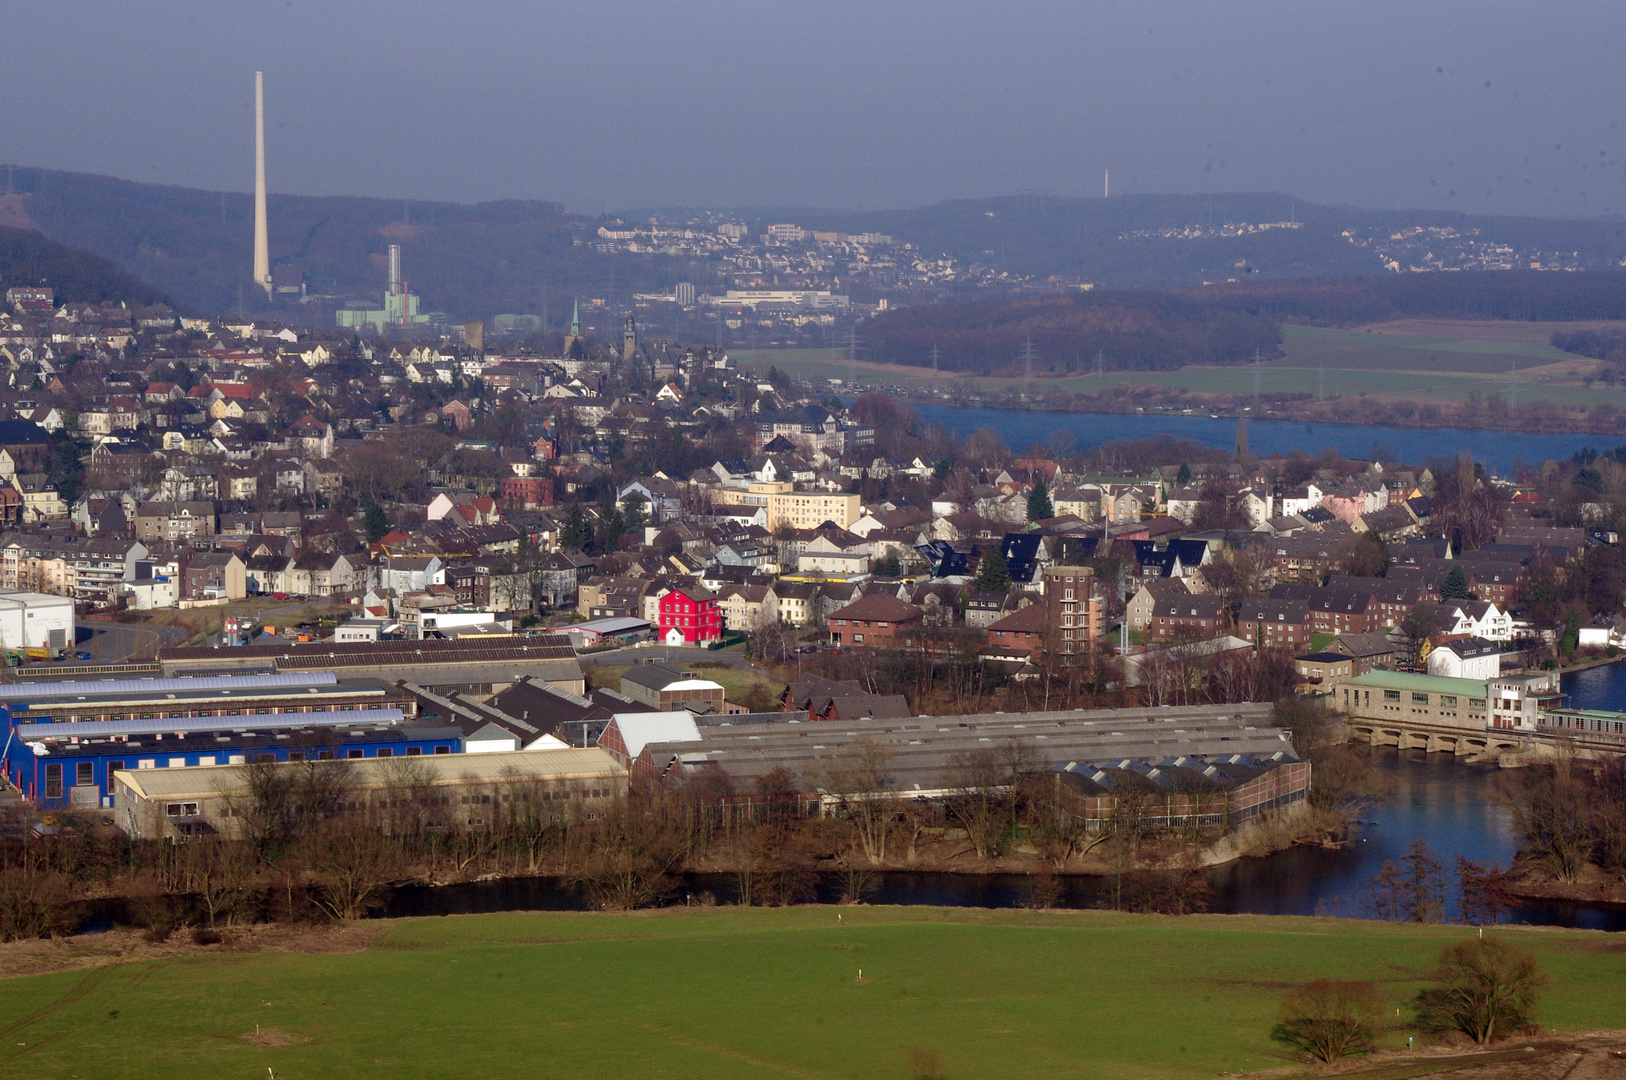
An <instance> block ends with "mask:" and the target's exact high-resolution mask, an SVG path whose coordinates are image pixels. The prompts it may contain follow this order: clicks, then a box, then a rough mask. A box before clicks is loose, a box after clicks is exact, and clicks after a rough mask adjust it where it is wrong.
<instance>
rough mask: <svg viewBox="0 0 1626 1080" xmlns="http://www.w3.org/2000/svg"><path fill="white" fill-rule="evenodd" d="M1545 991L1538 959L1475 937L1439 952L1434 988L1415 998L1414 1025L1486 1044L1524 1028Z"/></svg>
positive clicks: (1512, 948) (1501, 944) (1497, 943)
mask: <svg viewBox="0 0 1626 1080" xmlns="http://www.w3.org/2000/svg"><path fill="white" fill-rule="evenodd" d="M1546 985H1547V977H1546V976H1545V975H1543V974H1542V973H1541V970H1540V968H1539V967H1538V965H1537V963H1536V958H1535V957H1534V956H1532V955H1531V954H1529V953H1527V952H1525V951H1524V950H1523V949H1519V948H1515V947H1514V946H1512V945H1509V944H1508V943H1507V942H1505V941H1502V940H1501V939H1500V938H1494V937H1489V938H1487V937H1478V938H1469V939H1468V940H1466V941H1459V942H1457V943H1456V944H1455V945H1447V946H1446V947H1445V948H1444V949H1442V950H1440V959H1439V966H1438V968H1437V969H1436V971H1435V984H1434V985H1433V986H1431V987H1429V988H1428V989H1426V990H1424V991H1423V992H1422V993H1421V994H1419V995H1418V998H1417V1014H1418V1020H1419V1021H1421V1022H1422V1024H1423V1026H1424V1027H1426V1028H1429V1029H1431V1030H1434V1031H1460V1032H1462V1033H1463V1034H1465V1035H1467V1036H1468V1037H1469V1038H1470V1039H1472V1040H1473V1041H1474V1042H1476V1043H1488V1042H1491V1041H1493V1040H1494V1039H1497V1038H1505V1037H1506V1036H1508V1035H1513V1034H1515V1033H1517V1032H1519V1031H1522V1030H1524V1029H1526V1028H1528V1027H1529V1026H1530V1024H1531V1021H1532V1020H1533V1019H1534V1014H1535V1008H1536V1001H1537V1000H1538V998H1539V997H1540V996H1541V991H1542V989H1543V988H1544V987H1545V986H1546Z"/></svg>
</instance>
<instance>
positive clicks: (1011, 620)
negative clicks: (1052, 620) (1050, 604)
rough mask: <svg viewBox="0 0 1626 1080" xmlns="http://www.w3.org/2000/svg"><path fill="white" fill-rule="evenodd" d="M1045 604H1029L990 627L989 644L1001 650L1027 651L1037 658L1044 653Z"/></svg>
mask: <svg viewBox="0 0 1626 1080" xmlns="http://www.w3.org/2000/svg"><path fill="white" fill-rule="evenodd" d="M1046 621H1047V620H1046V618H1045V607H1044V605H1043V604H1029V605H1028V606H1027V607H1025V608H1019V609H1017V610H1016V611H1013V612H1011V613H1010V614H1009V615H1007V616H1005V617H1004V618H1003V619H1001V620H999V621H998V622H996V623H994V624H993V625H991V626H989V627H988V644H989V645H991V646H994V647H995V648H998V649H1001V650H1010V649H1026V650H1027V653H1028V655H1029V656H1031V657H1034V658H1037V657H1038V656H1039V654H1040V653H1042V652H1044V633H1045V626H1046Z"/></svg>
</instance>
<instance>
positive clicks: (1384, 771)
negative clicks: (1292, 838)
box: [381, 749, 1626, 931]
mask: <svg viewBox="0 0 1626 1080" xmlns="http://www.w3.org/2000/svg"><path fill="white" fill-rule="evenodd" d="M1373 753H1374V767H1375V768H1376V769H1377V770H1378V772H1379V773H1380V774H1381V775H1382V776H1383V777H1384V778H1385V779H1386V780H1387V781H1388V782H1389V785H1390V786H1391V787H1392V789H1393V796H1392V798H1390V799H1389V800H1388V801H1387V802H1386V803H1384V804H1382V805H1379V806H1374V807H1372V808H1371V809H1369V810H1368V811H1367V812H1366V814H1365V815H1364V820H1363V822H1362V826H1361V830H1360V834H1359V835H1358V836H1357V837H1356V838H1355V840H1354V841H1353V842H1351V843H1350V844H1348V845H1346V846H1345V847H1343V848H1341V849H1338V850H1330V849H1323V848H1294V849H1292V850H1289V851H1284V852H1279V853H1277V854H1274V855H1269V856H1265V857H1263V858H1250V859H1241V860H1238V861H1236V862H1234V863H1230V864H1227V865H1225V866H1218V867H1213V868H1212V869H1210V870H1208V871H1207V872H1206V873H1207V876H1208V880H1209V884H1210V885H1211V886H1212V887H1213V890H1214V899H1213V901H1212V903H1211V904H1210V910H1213V911H1221V912H1228V913H1251V914H1263V915H1344V916H1352V917H1362V916H1367V915H1369V914H1370V913H1371V912H1370V904H1369V898H1370V895H1371V891H1372V890H1371V884H1370V882H1371V879H1372V878H1373V877H1374V876H1375V875H1376V874H1377V873H1378V872H1379V871H1380V870H1382V868H1383V864H1384V861H1385V860H1393V861H1395V862H1397V863H1398V861H1399V859H1400V857H1401V856H1402V855H1404V854H1405V853H1406V850H1407V848H1408V846H1409V845H1410V844H1411V842H1412V841H1413V840H1415V839H1418V838H1422V839H1425V840H1427V841H1428V843H1429V846H1430V847H1431V848H1432V849H1433V850H1434V853H1435V856H1436V857H1437V858H1438V859H1439V860H1440V861H1441V863H1442V864H1444V867H1445V872H1446V873H1445V877H1446V880H1447V883H1448V888H1447V914H1448V915H1454V914H1455V913H1456V912H1457V910H1458V905H1457V902H1456V898H1455V892H1456V889H1455V885H1454V882H1455V866H1456V858H1457V856H1459V855H1460V856H1462V857H1463V858H1466V859H1470V860H1472V861H1474V862H1477V863H1480V864H1482V865H1486V866H1489V865H1496V866H1500V867H1503V868H1506V867H1507V866H1508V865H1509V864H1510V862H1511V861H1512V858H1513V855H1514V852H1515V850H1516V849H1517V847H1518V838H1517V836H1516V835H1515V833H1514V830H1513V824H1512V820H1511V818H1510V816H1509V814H1508V812H1507V810H1506V809H1504V808H1503V807H1502V806H1500V805H1499V804H1498V803H1497V802H1496V800H1495V798H1494V792H1495V785H1496V783H1497V782H1498V777H1499V776H1500V772H1499V770H1498V769H1496V768H1495V767H1494V766H1473V765H1463V764H1460V763H1458V762H1456V761H1455V760H1453V759H1452V757H1451V756H1450V755H1448V754H1433V755H1430V754H1425V753H1424V752H1423V751H1421V750H1406V751H1395V750H1392V749H1389V750H1382V749H1380V750H1376V751H1374V752H1373ZM1058 884H1059V887H1060V890H1061V891H1060V896H1059V897H1058V898H1057V905H1058V906H1061V907H1078V908H1087V907H1101V906H1107V905H1106V899H1107V897H1108V895H1109V890H1110V889H1111V888H1112V884H1113V882H1112V880H1111V879H1110V878H1101V877H1064V878H1062V879H1060V881H1059V883H1058ZM1030 887H1031V879H1030V878H1027V877H1024V876H1023V875H1019V874H945V873H930V872H918V873H917V872H904V871H892V872H887V873H884V874H881V875H879V883H878V887H877V888H876V890H875V892H874V893H872V894H871V895H870V896H869V897H868V900H869V902H871V903H877V904H932V905H940V906H947V907H1020V906H1023V905H1025V904H1026V903H1027V902H1028V898H1029V894H1030ZM705 894H710V895H711V896H712V897H714V898H715V899H716V900H717V901H719V902H721V903H730V902H732V901H733V898H734V889H733V884H732V882H731V881H730V879H729V877H728V875H726V874H693V875H689V876H687V877H686V878H685V879H684V880H683V881H682V883H681V886H680V888H679V891H678V894H677V897H676V899H677V900H678V902H684V901H685V900H692V899H697V898H699V897H701V896H703V895H705ZM819 899H820V900H822V901H824V902H827V903H834V902H835V901H837V900H838V899H840V895H839V890H838V886H837V884H836V883H835V882H833V881H831V882H827V883H826V884H825V886H824V888H823V889H822V891H821V894H820V897H819ZM584 907H585V904H584V903H583V901H582V899H581V898H580V897H579V896H578V895H577V894H575V893H573V892H572V891H570V890H569V889H568V888H567V887H566V886H565V884H564V883H563V882H561V881H560V880H558V879H556V878H522V879H509V880H500V881H482V882H472V883H469V884H463V885H448V886H440V887H435V888H429V887H422V888H417V887H414V888H403V889H398V890H396V891H395V892H394V893H393V894H392V895H391V897H390V899H389V902H388V905H387V906H386V908H385V909H384V911H383V912H381V914H384V915H387V916H411V915H451V914H466V913H471V912H487V911H526V910H529V911H562V910H582V909H583V908H584ZM1512 919H1513V920H1514V921H1517V922H1528V923H1537V924H1543V925H1560V926H1578V927H1586V928H1589V929H1596V930H1616V931H1619V930H1626V907H1621V908H1615V907H1610V906H1607V905H1603V906H1600V905H1590V906H1589V905H1579V904H1569V903H1556V902H1555V903H1541V904H1532V905H1528V906H1525V907H1521V908H1520V909H1519V910H1517V911H1516V912H1514V914H1513V916H1512Z"/></svg>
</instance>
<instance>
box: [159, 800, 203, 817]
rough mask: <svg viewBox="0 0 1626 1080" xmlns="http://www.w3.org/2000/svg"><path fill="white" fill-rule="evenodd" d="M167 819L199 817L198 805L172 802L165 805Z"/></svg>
mask: <svg viewBox="0 0 1626 1080" xmlns="http://www.w3.org/2000/svg"><path fill="white" fill-rule="evenodd" d="M164 816H165V817H197V816H198V804H197V803H195V802H172V803H165V804H164Z"/></svg>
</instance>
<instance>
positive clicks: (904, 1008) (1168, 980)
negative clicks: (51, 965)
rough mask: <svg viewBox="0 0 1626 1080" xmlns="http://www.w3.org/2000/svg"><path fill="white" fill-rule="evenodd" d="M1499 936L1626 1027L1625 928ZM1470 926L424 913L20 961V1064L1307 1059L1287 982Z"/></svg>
mask: <svg viewBox="0 0 1626 1080" xmlns="http://www.w3.org/2000/svg"><path fill="white" fill-rule="evenodd" d="M838 918H839V921H838ZM1500 932H1502V933H1506V934H1507V935H1508V936H1509V937H1511V938H1514V939H1516V941H1517V942H1518V943H1519V944H1520V945H1522V946H1524V947H1527V948H1529V949H1531V950H1533V951H1535V952H1537V953H1538V954H1539V955H1540V957H1541V960H1542V964H1543V966H1544V968H1545V970H1546V971H1547V973H1548V974H1549V976H1550V977H1551V980H1552V986H1551V989H1550V990H1549V992H1548V995H1547V998H1546V1000H1545V1003H1544V1005H1543V1007H1542V1009H1541V1019H1542V1021H1543V1024H1544V1027H1546V1028H1548V1029H1557V1030H1568V1031H1576V1030H1595V1029H1600V1028H1618V1027H1622V1026H1626V995H1623V994H1622V993H1621V992H1620V991H1621V987H1622V985H1626V949H1623V946H1621V945H1620V944H1619V943H1616V942H1614V941H1612V940H1611V939H1610V938H1608V937H1607V936H1605V935H1603V934H1589V933H1581V932H1565V931H1539V930H1519V931H1515V930H1508V931H1500ZM1468 933H1469V931H1467V930H1465V929H1462V928H1460V927H1459V928H1449V927H1417V926H1394V925H1384V924H1375V923H1356V922H1345V921H1335V920H1318V919H1268V918H1261V917H1251V916H1242V917H1227V916H1197V917H1187V918H1182V919H1169V918H1163V917H1157V916H1129V915H1114V914H1109V913H1092V912H1033V913H1029V912H1020V911H1008V912H996V911H980V910H965V909H946V910H945V909H930V908H841V909H836V908H828V907H804V908H790V909H780V910H739V909H732V908H718V909H710V910H691V911H676V912H669V913H662V914H658V915H652V916H614V915H583V914H545V913H535V914H511V915H481V916H463V917H456V918H447V919H427V920H416V921H409V922H403V923H400V924H397V925H395V926H392V927H390V928H388V929H387V930H386V931H385V932H384V933H383V935H382V937H381V938H380V939H379V940H378V942H377V943H376V944H374V945H373V946H372V947H370V948H367V949H366V950H365V951H362V952H359V953H351V954H334V953H299V952H262V953H221V954H219V955H206V956H190V957H184V958H179V957H178V958H175V959H171V960H168V961H162V960H160V961H142V962H138V963H130V964H124V965H122V966H116V967H104V968H97V969H93V970H90V971H88V972H86V971H73V972H65V973H61V974H52V975H39V976H30V977H26V978H18V979H12V980H9V981H7V982H5V983H3V984H0V985H3V988H4V989H3V992H0V1036H3V1038H0V1077H19V1078H20V1077H29V1078H43V1077H53V1078H61V1080H68V1078H70V1077H95V1078H98V1080H126V1078H128V1080H136V1078H141V1080H156V1078H163V1080H190V1078H197V1080H204V1078H207V1080H219V1078H225V1077H242V1078H244V1080H251V1078H254V1077H261V1078H264V1077H266V1076H267V1070H268V1069H270V1070H274V1071H275V1072H274V1075H275V1076H277V1077H279V1078H281V1080H307V1078H315V1077H345V1078H347V1080H365V1078H374V1077H377V1078H385V1077H388V1078H392V1080H393V1078H398V1077H415V1078H417V1077H425V1078H440V1077H446V1078H453V1077H455V1078H459V1080H461V1078H465V1077H519V1076H536V1077H561V1078H565V1077H568V1078H571V1080H596V1078H606V1080H609V1078H615V1080H623V1078H627V1077H638V1078H643V1077H663V1078H674V1080H685V1078H694V1080H701V1078H704V1080H731V1078H740V1080H745V1078H757V1077H796V1078H801V1080H819V1078H831V1080H835V1078H852V1080H892V1078H896V1080H908V1078H910V1077H912V1076H913V1075H914V1074H913V1073H912V1072H911V1071H910V1068H909V1065H908V1062H907V1057H906V1055H907V1053H908V1051H909V1049H910V1048H911V1047H916V1046H919V1047H924V1048H926V1049H929V1050H932V1051H936V1052H937V1053H938V1054H940V1055H941V1058H942V1063H943V1066H944V1069H943V1071H944V1074H945V1075H946V1076H947V1077H948V1078H949V1080H961V1078H970V1077H1022V1078H1026V1080H1045V1078H1051V1077H1054V1078H1062V1077H1066V1078H1069V1080H1072V1078H1077V1077H1090V1078H1110V1077H1122V1078H1131V1077H1133V1078H1152V1077H1205V1076H1215V1075H1216V1074H1219V1073H1222V1072H1236V1071H1243V1070H1257V1069H1267V1068H1279V1067H1281V1066H1282V1065H1284V1064H1286V1063H1288V1062H1289V1061H1291V1058H1290V1057H1289V1056H1288V1055H1287V1054H1285V1053H1284V1051H1283V1050H1282V1049H1281V1048H1280V1047H1278V1046H1277V1045H1275V1044H1273V1043H1272V1042H1271V1041H1270V1039H1269V1037H1268V1033H1269V1030H1270V1027H1271V1025H1272V1023H1273V1022H1274V1019H1275V1010H1276V1006H1277V1002H1278V1000H1279V998H1280V996H1281V994H1282V992H1283V990H1284V989H1285V988H1287V987H1290V986H1292V985H1294V984H1296V983H1298V982H1301V981H1304V980H1307V979H1309V978H1312V977H1316V976H1322V975H1326V976H1334V977H1344V978H1363V979H1371V980H1374V981H1375V982H1377V983H1378V985H1379V986H1380V987H1381V988H1382V990H1383V992H1384V993H1385V995H1387V996H1388V997H1389V998H1390V999H1391V1000H1392V1001H1393V1002H1394V1003H1395V1004H1396V1005H1397V1006H1403V1004H1404V1002H1405V1001H1407V1000H1408V999H1409V998H1410V997H1411V995H1412V994H1413V993H1414V992H1415V991H1416V989H1417V987H1418V986H1419V982H1420V978H1421V976H1422V972H1423V971H1424V970H1425V969H1426V968H1427V967H1428V965H1429V964H1430V962H1431V961H1432V959H1433V957H1434V955H1435V954H1436V952H1437V951H1438V950H1439V948H1440V947H1441V945H1443V944H1445V943H1447V942H1450V941H1453V940H1456V939H1459V938H1461V937H1463V936H1464V935H1466V934H1468ZM860 969H862V971H863V981H859V978H858V974H859V971H860ZM256 1030H258V1035H256ZM1404 1038H1405V1037H1404V1034H1403V1033H1401V1032H1398V1031H1396V1032H1389V1033H1386V1034H1385V1036H1384V1042H1385V1043H1386V1044H1387V1045H1391V1046H1393V1045H1403V1044H1404ZM1386 1075H1392V1076H1402V1075H1413V1074H1412V1073H1409V1072H1394V1073H1388V1074H1386ZM1510 1075H1511V1074H1510Z"/></svg>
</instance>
